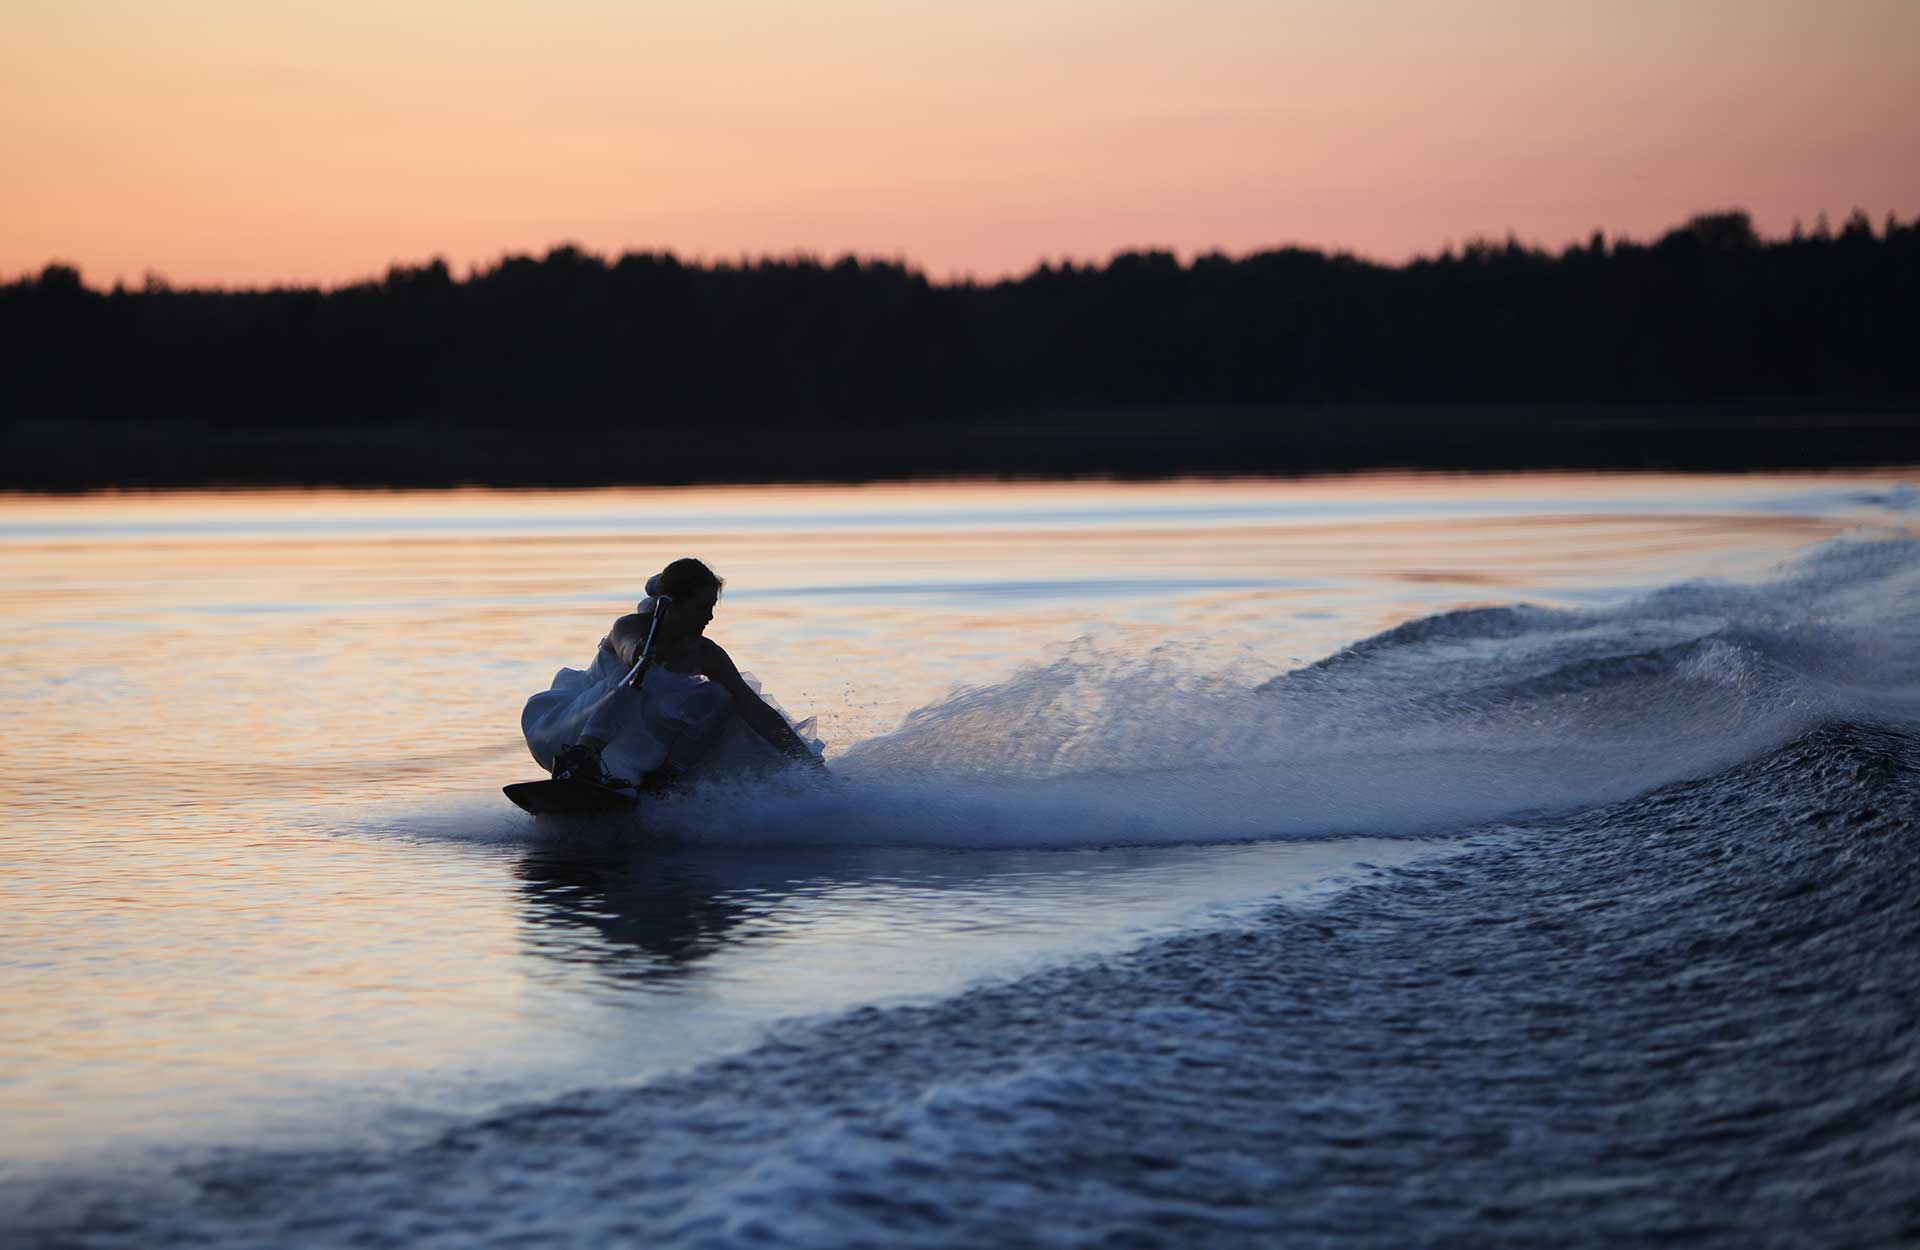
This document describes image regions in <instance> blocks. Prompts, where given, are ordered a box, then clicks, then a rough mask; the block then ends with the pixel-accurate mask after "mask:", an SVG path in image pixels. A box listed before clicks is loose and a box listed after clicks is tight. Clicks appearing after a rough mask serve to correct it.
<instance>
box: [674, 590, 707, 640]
mask: <svg viewBox="0 0 1920 1250" xmlns="http://www.w3.org/2000/svg"><path fill="white" fill-rule="evenodd" d="M719 601H720V588H719V587H718V586H714V587H711V588H709V589H707V590H703V591H701V592H700V593H698V594H693V595H688V596H686V597H685V598H683V599H678V600H675V602H674V605H673V612H672V614H671V615H670V616H669V617H668V618H667V619H668V620H670V621H672V622H673V623H674V624H675V625H677V626H678V627H679V628H680V629H682V630H685V631H686V636H687V637H689V638H698V637H699V636H700V635H701V634H704V633H706V632H707V626H708V624H710V623H711V622H712V620H713V609H714V605H715V604H717V603H718V602H719Z"/></svg>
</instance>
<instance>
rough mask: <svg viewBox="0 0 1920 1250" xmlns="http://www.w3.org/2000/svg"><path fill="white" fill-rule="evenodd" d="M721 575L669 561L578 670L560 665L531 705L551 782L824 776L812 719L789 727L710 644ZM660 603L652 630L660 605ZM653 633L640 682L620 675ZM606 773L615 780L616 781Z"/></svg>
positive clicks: (534, 745) (526, 724) (659, 784)
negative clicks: (796, 764)
mask: <svg viewBox="0 0 1920 1250" xmlns="http://www.w3.org/2000/svg"><path fill="white" fill-rule="evenodd" d="M720 586H721V582H720V579H719V578H718V577H717V576H715V575H714V572H713V570H712V569H710V568H708V567H707V566H706V565H705V564H702V563H701V562H700V561H698V560H694V559H691V558H689V559H683V560H675V561H674V562H673V563H672V564H669V565H668V566H667V567H666V568H665V569H663V570H662V571H661V572H660V573H658V574H656V575H655V576H653V577H651V578H649V579H648V580H647V597H646V598H645V599H643V600H641V601H640V604H639V606H638V608H637V610H636V611H634V612H632V613H630V614H629V615H627V616H623V617H621V618H620V619H619V620H617V621H615V622H614V623H613V629H612V630H611V631H609V632H608V634H607V636H606V637H605V638H603V639H601V640H600V650H599V651H598V653H597V654H595V656H594V658H593V663H592V664H591V665H589V666H588V668H587V669H586V671H584V672H581V671H579V670H576V669H561V670H560V673H559V675H558V676H556V677H555V678H554V679H553V686H552V688H551V689H549V690H545V691H542V692H541V693H539V694H537V695H534V696H533V698H531V699H529V700H527V707H526V710H525V711H524V712H523V713H522V714H521V717H520V727H521V729H522V731H524V732H525V734H526V736H527V747H528V749H529V750H531V751H532V752H533V758H534V759H536V760H538V761H539V762H540V764H541V765H542V766H543V767H547V768H551V769H552V770H553V775H554V777H555V779H571V780H578V781H589V782H593V783H594V784H596V785H602V786H614V787H621V788H628V787H636V782H635V781H631V780H627V779H625V777H626V775H631V776H634V777H637V778H638V779H639V780H638V782H637V788H639V789H642V790H648V791H658V790H661V789H664V788H666V787H668V786H670V785H672V784H673V783H674V782H676V781H678V780H680V779H681V778H682V777H685V776H688V775H689V774H694V773H700V774H707V773H715V772H739V771H762V770H764V769H766V768H768V767H769V766H771V765H774V764H778V763H780V762H782V761H783V760H787V759H791V760H796V761H801V762H804V763H807V764H811V765H813V766H814V767H816V768H824V767H825V765H824V764H822V763H821V759H820V750H821V747H820V743H819V742H818V741H817V740H814V739H812V738H811V737H810V736H809V733H810V731H811V729H812V727H813V722H812V721H811V720H808V721H804V722H802V723H801V724H799V725H797V726H796V725H794V724H792V723H790V722H789V721H788V720H787V718H786V716H785V715H784V714H782V713H781V712H780V711H779V710H778V709H777V708H776V707H774V706H773V705H771V704H769V703H768V702H767V701H766V700H765V699H763V698H762V697H761V696H760V691H759V688H758V685H757V684H756V683H754V682H753V680H752V678H751V677H747V676H743V675H742V674H741V672H740V670H739V669H738V668H736V667H734V663H733V660H732V659H731V658H729V657H728V655H727V653H726V651H725V650H724V649H722V648H721V646H720V644H719V643H717V642H715V641H713V639H711V638H708V637H707V636H706V628H707V625H708V623H709V622H711V621H712V620H713V609H714V605H715V604H716V603H718V601H719V599H720ZM662 606H664V609H665V610H664V611H663V612H661V613H660V620H659V624H658V627H657V628H656V627H655V622H654V617H655V612H656V609H658V608H661V607H662ZM649 632H651V634H652V637H653V645H652V649H651V651H649V652H648V655H649V656H650V657H651V658H650V661H649V663H648V666H647V672H646V677H645V679H644V681H642V683H641V684H640V685H639V686H638V687H635V686H632V685H629V684H628V683H627V680H626V677H627V674H628V673H629V672H631V671H632V669H633V666H634V665H635V664H636V663H638V662H639V659H640V654H641V651H642V649H643V648H645V647H646V646H647V638H648V634H649ZM614 770H618V771H620V772H621V773H622V774H623V775H622V776H615V775H614Z"/></svg>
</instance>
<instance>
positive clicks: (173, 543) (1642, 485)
mask: <svg viewBox="0 0 1920 1250" xmlns="http://www.w3.org/2000/svg"><path fill="white" fill-rule="evenodd" d="M1902 477H1903V475H1901V474H1896V473H1886V474H1854V475H1847V476H1818V475H1800V476H1777V477H1760V476H1754V477H1742V478H1717V479H1693V478H1673V477H1592V476H1559V477H1552V476H1533V477H1507V478H1443V477H1368V478H1348V479H1338V480H1325V481H1307V482H1230V483H1193V482H1188V483H1167V484H1158V485H1120V484H1111V483H1074V484H1028V485H987V484H951V485H924V484H923V485H914V486H876V487H831V488H827V487H823V488H803V489H794V488H757V489H693V490H679V491H667V490H630V491H586V492H571V493H550V492H493V491H453V492H444V493H419V494H386V493H378V492H361V493H352V492H327V491H290V492H278V493H275V492H265V493H243V494H234V495H217V494H209V495H191V494H180V495H164V496H138V495H102V496H86V497H78V498H63V499H32V498H18V497H15V498H3V499H0V597H3V600H4V602H5V604H6V610H5V614H4V616H0V732H3V733H4V734H5V737H6V740H7V741H8V742H9V743H10V744H11V747H10V749H9V750H8V751H7V752H6V753H5V754H4V755H0V855H4V856H5V858H6V861H7V863H8V864H9V865H10V866H11V871H10V872H9V873H8V874H6V875H5V876H4V877H0V1015H4V1018H5V1019H6V1021H7V1028H5V1029H3V1030H0V1073H4V1074H5V1080H4V1081H0V1122H4V1123H7V1124H8V1125H9V1126H10V1133H9V1140H8V1142H7V1144H6V1146H5V1154H4V1156H3V1157H4V1158H24V1157H34V1156H37V1155H40V1154H60V1153H76V1152H77V1153H86V1152H89V1151H97V1150H102V1149H106V1148H108V1147H110V1146H113V1145H115V1144H116V1143H123V1142H141V1141H172V1140H175V1139H177V1138H179V1137H181V1136H182V1135H190V1134H193V1133H204V1134H207V1135H209V1136H210V1137H212V1138H214V1139H233V1138H237V1137H245V1136H247V1135H249V1134H252V1133H254V1132H256V1131H258V1125H260V1124H262V1123H265V1122H268V1121H271V1120H274V1118H275V1117H280V1118H282V1119H287V1118H291V1119H292V1120H293V1121H297V1122H301V1123H314V1122H318V1121H320V1120H322V1119H324V1118H325V1117H324V1115H323V1109H324V1108H330V1107H346V1106H350V1105H351V1106H362V1107H365V1106H369V1105H388V1104H392V1103H408V1104H409V1105H428V1104H431V1105H446V1106H460V1105H464V1103H463V1102H462V1100H463V1099H467V1098H469V1097H470V1094H469V1093H463V1092H461V1091H462V1090H465V1089H466V1088H467V1087H466V1085H463V1084H462V1083H463V1082H479V1083H481V1084H485V1085H486V1086H487V1088H488V1089H490V1090H497V1091H498V1092H500V1093H501V1096H503V1097H504V1096H510V1095H511V1094H512V1092H513V1091H515V1090H518V1089H523V1088H529V1087H530V1086H528V1085H527V1082H534V1081H546V1082H549V1083H558V1084H577V1083H581V1082H585V1081H588V1080H593V1079H599V1078H600V1077H603V1076H605V1077H608V1078H609V1079H611V1078H613V1077H619V1076H632V1075H635V1074H636V1073H638V1072H639V1071H640V1070H641V1067H642V1066H643V1065H644V1064H647V1063H670V1062H677V1061H692V1060H695V1059H698V1058H699V1057H701V1056H702V1055H703V1054H706V1053H711V1051H712V1049H713V1048H714V1047H716V1046H719V1045H723V1044H729V1041H728V1039H738V1038H740V1037H744V1036H746V1034H747V1033H748V1032H750V1030H751V1029H752V1028H754V1027H759V1026H762V1025H764V1024H765V1023H766V1022H767V1021H769V1020H774V1019H779V1018H782V1017H783V1016H786V1015H790V1014H793V1013H796V1012H808V1011H823V1010H832V1009H834V1008H836V1007H838V1006H845V1005H848V1004H852V1003H857V1002H862V1001H868V1000H870V999H872V998H875V997H878V996H885V995H898V994H915V993H929V992H938V991H940V990H941V989H943V988H951V987H952V986H953V985H955V984H958V983H962V982H964V981H965V980H967V979H968V978H971V977H976V976H984V975H1007V974H1009V973H1010V972H1012V971H1015V970H1018V969H1019V968H1022V967H1025V966H1029V964H1030V963H1031V962H1033V961H1036V960H1039V961H1044V960H1046V959H1050V958H1058V957H1061V956H1062V955H1065V954H1071V953H1074V952H1088V951H1100V950H1107V949H1113V948H1114V947H1115V945H1116V944H1123V943H1124V942H1126V941H1129V940H1133V939H1134V938H1135V937H1137V936H1138V934H1139V933H1141V932H1145V931H1150V930H1152V929H1153V928H1154V927H1155V926H1166V925H1172V924H1176V923H1185V922H1187V921H1188V920H1190V919H1192V918H1193V917H1194V916H1197V915H1204V914H1208V909H1209V908H1210V907H1227V908H1229V909H1230V908H1231V907H1234V906H1240V905H1252V904H1257V903H1258V901H1259V900H1261V899H1263V898H1268V897H1272V896H1273V895H1274V894H1275V893H1276V892H1279V891H1283V890H1287V889H1293V888H1305V887H1306V885H1307V884H1310V883H1311V882H1312V881H1314V880H1318V879H1320V878H1323V877H1325V876H1326V875H1327V874H1330V873H1339V872H1343V871H1350V870H1352V866H1353V865H1354V864H1355V863H1356V862H1358V861H1359V860H1361V859H1373V860H1377V861H1378V860H1384V859H1386V858H1390V857H1392V856H1393V855H1395V854H1411V853H1415V851H1417V850H1418V849H1419V848H1418V847H1413V848H1411V849H1409V848H1406V847H1401V848H1400V849H1398V850H1396V849H1395V848H1394V847H1392V846H1387V847H1380V846H1375V847H1372V848H1365V847H1357V846H1354V845H1349V844H1317V845H1305V846H1291V847H1288V846H1266V847H1260V846H1247V847H1212V848H1200V849H1195V848H1188V849H1185V850H1181V849H1177V848H1175V849H1167V850H1162V851H1144V850H1138V849H1136V850H1132V851H1120V850H1101V849H1097V848H1082V849H1078V850H1060V851H1052V852H1045V853H1030V854H1026V855H1021V854H1016V853H1012V852H982V851H966V850H964V849H958V850H956V849H949V850H946V851H935V850H925V849H923V850H919V851H909V850H905V849H901V848H899V847H893V848H888V847H885V846H866V847H851V848H849V847H841V848H835V849H811V850H810V849H804V848H800V847H792V846H789V847H787V848H786V849H784V850H779V849H774V848H770V847H767V846H755V847H753V848H751V849H746V848H743V849H738V850H730V849H727V848H721V847H705V848H701V847H691V846H682V847H678V848H675V847H665V848H661V847H655V848H651V849H649V848H647V847H644V846H634V845H631V844H622V843H620V842H617V841H614V840H609V839H604V838H603V839H601V840H599V841H597V842H596V841H595V840H593V839H565V838H555V837H552V836H549V835H547V834H546V833H544V832H541V831H540V830H539V829H537V828H536V827H535V826H534V825H533V823H532V822H530V821H528V820H526V819H524V818H522V817H521V816H520V815H519V814H518V813H516V812H514V811H512V810H511V809H510V808H508V807H507V806H506V804H505V801H504V800H503V799H502V798H500V797H499V786H500V785H501V784H502V783H503V782H505V781H510V780H515V779H524V778H526V777H529V776H531V775H532V774H533V766H532V764H531V761H530V760H529V759H528V757H527V755H526V752H525V749H524V747H523V746H522V745H521V743H520V741H519V737H518V732H517V717H518V713H519V708H520V706H521V703H522V701H523V700H524V699H525V697H526V696H527V694H528V693H530V692H531V691H533V690H535V689H539V688H542V687H544V686H545V685H546V684H547V682H548V680H549V679H550V678H551V676H552V674H553V671H554V670H555V669H556V668H558V667H559V666H561V665H563V664H568V665H577V664H580V663H581V662H583V661H584V660H585V659H586V658H587V656H588V655H589V654H590V652H591V650H592V648H593V645H594V643H595V640H596V639H598V638H599V636H600V635H601V633H603V632H604V630H605V629H606V628H607V625H608V624H609V623H610V622H611V620H612V619H613V618H614V617H615V616H617V615H618V614H620V613H621V612H623V611H625V610H627V609H628V607H629V605H630V604H631V602H632V601H633V599H634V598H635V597H636V596H637V594H638V589H639V586H640V585H641V583H642V582H643V581H644V579H645V577H646V576H647V574H649V573H651V572H653V571H655V570H657V569H658V568H660V567H661V566H662V565H663V564H665V563H666V561H667V560H669V559H671V558H673V557H675V556H679V555H683V554H698V555H700V556H702V557H704V558H706V559H707V560H708V561H709V562H710V563H712V564H713V565H714V566H715V567H716V569H717V570H718V571H720V572H721V573H722V574H723V575H724V576H726V577H727V579H728V586H727V592H726V595H725V597H724V598H723V599H722V601H721V605H720V611H719V614H718V616H717V618H716V621H715V623H714V626H713V628H712V631H711V632H712V633H713V635H714V636H715V637H716V638H718V639H720V640H721V641H722V642H723V643H724V644H725V645H726V646H727V647H728V649H729V650H730V651H731V653H732V654H733V655H734V656H735V658H736V659H737V660H739V661H740V662H741V664H742V666H743V667H745V668H748V669H751V670H752V671H754V672H755V673H756V674H757V675H758V676H760V677H761V678H762V679H764V680H765V682H766V683H767V686H768V688H769V689H770V690H771V691H772V692H773V693H775V694H776V695H777V696H778V697H779V698H780V699H781V701H782V702H783V703H784V704H786V706H787V707H788V708H789V709H791V710H793V711H794V712H796V713H798V714H801V715H805V714H809V713H811V714H817V715H818V717H819V721H820V726H821V730H822V733H823V736H824V737H825V738H826V739H827V740H828V742H829V745H830V755H829V758H830V759H831V758H835V757H837V756H839V755H841V754H843V753H844V752H845V751H846V750H847V748H848V747H850V746H851V745H852V744H854V743H857V742H859V741H861V740H863V739H869V738H871V737H873V736H875V735H877V734H881V733H884V732H887V731H889V730H891V729H893V728H894V727H895V726H897V725H898V724H899V723H900V722H901V720H902V718H903V717H904V716H906V715H907V714H908V713H909V712H910V711H912V710H913V709H915V708H917V707H921V706H924V705H927V704H931V703H934V702H936V701H938V700H940V699H941V698H942V697H944V696H945V695H946V694H947V692H949V691H950V690H952V689H953V688H954V687H956V686H960V685H978V684H983V683H989V682H995V681H999V680H1002V679H1004V678H1006V677H1008V676H1009V675H1010V674H1011V673H1013V672H1015V671H1016V670H1017V669H1020V668H1021V667H1023V666H1029V665H1033V664H1035V663H1037V662H1040V661H1042V660H1044V659H1046V658H1047V657H1048V656H1049V655H1052V654H1056V653H1057V652H1058V650H1059V649H1060V648H1062V647H1063V646H1065V645H1067V644H1069V643H1072V642H1073V641H1074V640H1076V639H1080V638H1086V637H1091V638H1093V639H1095V640H1096V641H1097V643H1098V644H1099V646H1100V647H1102V648H1104V649H1105V650H1106V651H1107V652H1108V653H1111V654H1116V655H1123V656H1124V655H1139V654H1141V653H1143V652H1145V651H1146V650H1148V649H1150V648H1154V647H1160V648H1162V649H1163V650H1167V651H1173V652H1177V653H1178V656H1177V658H1178V661H1179V662H1180V663H1182V664H1184V665H1187V666H1188V667H1189V668H1190V669H1191V670H1192V671H1195V672H1207V673H1217V672H1225V671H1230V672H1231V673H1232V674H1233V680H1235V681H1240V682H1243V683H1244V684H1245V686H1246V687H1247V688H1249V689H1250V688H1251V687H1252V686H1253V685H1255V684H1257V683H1258V682H1260V681H1263V680H1266V679H1268V678H1271V677H1273V676H1275V675H1277V674H1278V673H1281V672H1284V671H1286V670H1287V669H1289V668H1292V667H1294V666H1296V665H1298V664H1302V663H1306V662H1310V661H1312V660H1315V659H1318V658H1320V657H1322V656H1325V655H1326V654H1328V653H1329V652H1331V651H1333V650H1335V649H1336V648H1338V647H1339V646H1341V645H1343V644H1345V643H1347V642H1350V641H1352V640H1354V639H1356V638H1359V637H1362V636H1365V635H1368V634H1371V633H1374V632H1376V631H1378V630H1381V629H1384V628H1387V627H1390V626H1392V625H1395V624H1398V623H1400V622H1402V621H1405V620H1408V619H1410V618H1413V617H1416V616H1420V615H1424V614H1428V613H1432V612H1437V611H1442V610H1446V609H1450V608H1456V607H1466V606H1475V605H1485V604H1498V603H1510V602H1516V601H1528V602H1534V603H1542V604H1548V605H1556V604H1557V605H1579V604H1583V603H1591V602H1597V601H1604V600H1608V599H1617V598H1619V597H1622V596H1625V595H1630V594H1634V593H1637V592H1639V591H1641V590H1644V589H1646V588H1649V587H1652V586H1659V585H1665V584H1668V583H1672V582H1675V581H1680V580H1684V579H1687V578H1694V577H1700V576H1706V575H1712V576H1722V577H1754V576H1758V575H1760V574H1762V573H1764V572H1765V571H1766V569H1767V568H1768V567H1769V566H1771V565H1772V564H1774V563H1775V562H1776V561H1778V560H1780V559H1781V558H1782V557H1784V556H1786V555H1788V554H1791V553H1792V552H1795V551H1798V550H1801V549H1804V548H1806V547H1808V546H1810V545H1812V544H1814V543H1816V542H1819V541H1821V540H1823V539H1826V538H1830V537H1832V536H1833V535H1836V534H1839V533H1842V532H1845V531H1848V530H1852V529H1859V528H1862V527H1867V528H1873V527H1879V528H1881V529H1884V528H1886V527H1890V526H1899V525H1902V524H1904V523H1906V521H1907V520H1908V519H1909V511H1908V510H1909V509H1910V508H1911V506H1912V500H1913V493H1912V490H1911V488H1910V487H1906V486H1903V485H1902V484H1901V483H1902ZM1018 816H1019V813H1018V812H1017V811H1016V812H1015V813H1014V814H1013V816H1012V817H1009V818H1018ZM890 818H891V817H890ZM899 818H900V819H901V820H903V821H911V820H912V819H914V813H913V811H912V810H911V808H910V807H907V808H903V809H902V810H901V811H900V813H899ZM1039 818H1040V817H1036V819H1039ZM749 832H751V831H749ZM774 832H780V831H774ZM802 832H805V833H806V834H807V835H808V836H809V837H811V838H812V839H813V840H815V841H831V840H832V839H831V836H830V831H829V832H828V833H827V834H822V832H821V830H819V829H809V830H805V831H802ZM961 833H962V834H964V828H962V829H961ZM772 840H774V841H777V840H778V839H777V838H776V839H772ZM877 840H881V841H884V839H877ZM907 840H911V839H907ZM921 840H923V841H924V840H925V839H921ZM960 840H961V841H964V838H963V837H962V838H961V839H960ZM442 1087H444V1089H445V1091H450V1092H445V1093H444V1096H442V1094H441V1093H436V1092H434V1091H436V1090H441V1089H442ZM356 1099H357V1100H358V1101H357V1102H356V1101H355V1100H356ZM355 1114H359V1113H358V1112H356V1113H355Z"/></svg>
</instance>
